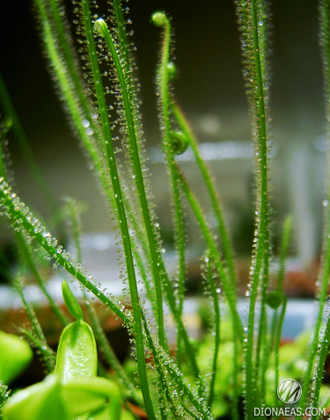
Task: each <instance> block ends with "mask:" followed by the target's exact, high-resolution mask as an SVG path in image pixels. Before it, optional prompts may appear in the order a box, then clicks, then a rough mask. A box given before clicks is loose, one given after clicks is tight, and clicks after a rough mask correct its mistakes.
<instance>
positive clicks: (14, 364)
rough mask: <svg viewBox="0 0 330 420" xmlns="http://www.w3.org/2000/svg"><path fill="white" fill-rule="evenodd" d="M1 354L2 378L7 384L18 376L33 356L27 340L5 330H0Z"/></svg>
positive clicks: (0, 371) (0, 373)
mask: <svg viewBox="0 0 330 420" xmlns="http://www.w3.org/2000/svg"><path fill="white" fill-rule="evenodd" d="M0 355H1V356H0V380H1V381H2V382H3V383H5V384H9V383H10V382H11V381H12V380H13V379H14V378H15V377H16V376H18V375H19V374H20V373H21V372H22V371H23V370H24V369H25V368H26V367H27V366H28V365H29V363H30V362H31V360H32V358H33V352H32V350H31V348H30V346H29V345H28V343H27V342H26V341H24V340H22V339H21V338H20V337H18V336H16V335H14V334H7V333H5V332H4V331H0Z"/></svg>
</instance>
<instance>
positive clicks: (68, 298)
mask: <svg viewBox="0 0 330 420" xmlns="http://www.w3.org/2000/svg"><path fill="white" fill-rule="evenodd" d="M62 294H63V299H64V303H65V305H66V307H67V308H68V311H69V312H70V314H71V315H72V316H73V317H74V318H76V319H83V318H84V314H83V311H82V309H81V307H80V305H79V303H78V301H77V299H76V297H75V296H74V294H73V293H72V292H71V289H70V287H69V285H68V283H67V282H66V281H63V282H62Z"/></svg>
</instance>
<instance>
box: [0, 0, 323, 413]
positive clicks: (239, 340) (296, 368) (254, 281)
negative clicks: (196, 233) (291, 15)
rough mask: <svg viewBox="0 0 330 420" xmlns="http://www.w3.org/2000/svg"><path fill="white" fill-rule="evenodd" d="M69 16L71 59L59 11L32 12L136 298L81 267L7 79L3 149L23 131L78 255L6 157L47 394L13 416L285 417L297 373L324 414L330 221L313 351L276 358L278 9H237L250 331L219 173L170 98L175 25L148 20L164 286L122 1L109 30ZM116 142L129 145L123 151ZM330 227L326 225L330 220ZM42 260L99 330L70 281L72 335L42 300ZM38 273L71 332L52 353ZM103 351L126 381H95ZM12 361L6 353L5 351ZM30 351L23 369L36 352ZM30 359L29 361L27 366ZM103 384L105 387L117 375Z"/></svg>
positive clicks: (102, 23) (41, 390)
mask: <svg viewBox="0 0 330 420" xmlns="http://www.w3.org/2000/svg"><path fill="white" fill-rule="evenodd" d="M100 2H101V0H100ZM73 3H74V4H75V6H74V10H73V12H74V13H75V15H76V17H75V21H76V22H77V25H78V26H77V33H78V37H79V41H78V42H79V52H77V51H76V50H75V48H74V45H75V39H74V37H73V35H72V34H71V31H70V30H69V25H68V21H67V18H66V15H65V9H64V7H63V4H62V1H61V0H35V9H36V14H37V17H38V22H39V28H40V33H41V36H42V39H43V44H44V50H45V54H46V56H47V58H48V60H49V63H50V68H51V73H52V76H53V79H54V81H55V84H56V88H57V91H58V92H59V95H60V98H61V100H62V102H63V103H64V107H65V110H66V113H67V116H68V119H69V121H70V123H71V126H72V129H73V131H74V133H75V135H76V137H77V138H78V139H79V141H80V143H81V145H82V147H83V149H84V151H85V153H86V155H87V159H88V160H89V161H90V162H91V163H92V165H93V168H94V171H95V173H96V176H97V178H98V181H99V184H100V186H101V188H102V189H103V192H104V196H105V197H106V200H107V202H108V204H109V212H110V213H111V215H112V217H113V220H114V221H115V225H116V226H115V229H116V232H117V234H118V237H119V239H118V243H117V245H118V251H119V254H120V260H121V263H122V272H121V277H122V278H123V282H124V286H123V287H124V289H125V291H126V292H125V296H124V301H125V304H124V303H123V302H120V301H119V300H118V299H117V298H114V297H113V296H111V295H110V294H109V293H108V292H107V291H105V290H103V289H102V286H101V285H100V284H99V283H97V279H95V280H94V279H93V277H92V276H91V275H90V274H89V273H88V272H87V271H86V270H85V268H84V267H83V261H82V253H81V249H80V233H81V222H80V211H81V209H80V207H79V205H78V204H77V202H76V201H75V200H74V199H72V198H67V199H66V200H65V206H64V207H65V210H64V211H63V210H62V209H59V207H58V205H57V204H56V201H55V200H54V199H53V197H52V196H51V194H50V193H49V190H48V187H47V186H46V184H45V182H44V181H43V180H42V179H41V177H40V172H39V170H38V169H37V166H36V164H35V161H34V158H33V156H32V154H31V151H30V148H29V146H28V142H27V139H26V136H25V134H24V131H23V128H22V127H21V125H20V123H19V120H18V117H17V115H16V113H15V110H14V109H13V106H12V104H11V101H10V98H9V95H8V92H7V90H6V88H5V85H4V82H3V80H2V78H0V93H1V98H2V100H1V102H0V104H1V106H2V112H3V114H4V117H3V119H2V120H1V126H0V140H1V147H2V148H3V142H4V140H5V137H6V135H7V131H8V130H9V129H12V130H14V131H15V135H16V136H17V137H18V139H19V140H20V144H21V147H22V148H23V150H24V154H25V155H26V158H27V160H28V162H29V165H30V167H31V171H32V172H33V173H34V175H35V179H36V182H37V184H38V185H39V187H40V188H41V189H42V190H43V192H44V195H45V197H47V200H48V202H49V205H50V207H52V209H53V211H54V213H55V214H57V215H60V217H64V215H65V217H66V218H67V219H68V220H69V224H70V229H68V231H69V233H67V235H68V236H69V237H70V238H71V240H72V242H73V243H74V245H75V248H76V253H77V259H76V260H73V259H71V258H70V255H69V254H68V252H67V251H66V250H65V249H64V247H63V245H62V244H59V243H58V241H57V240H56V239H55V237H54V236H53V234H52V233H51V232H50V228H49V227H48V226H47V225H46V223H44V222H41V221H40V220H38V218H37V217H36V216H35V214H34V213H33V212H31V211H30V209H29V208H28V207H27V206H26V205H25V204H24V203H23V202H22V201H21V200H20V199H19V197H18V196H17V195H16V193H15V192H14V191H13V186H12V180H11V178H10V177H8V170H7V163H6V160H5V159H4V156H5V153H4V150H1V152H2V153H1V154H0V176H1V180H0V203H1V212H2V213H1V214H2V215H4V216H6V217H7V218H8V219H9V221H10V224H11V226H12V228H13V231H14V235H15V238H16V242H17V245H18V248H19V249H20V251H21V253H20V255H21V257H20V258H21V264H20V266H19V268H18V270H17V273H15V276H14V278H15V286H16V288H17V290H18V292H19V293H20V295H21V298H22V301H23V304H24V307H25V309H26V312H27V314H28V318H29V321H30V324H31V327H30V328H28V329H23V328H22V331H23V332H24V333H25V335H26V337H27V338H28V339H29V341H30V342H31V344H33V345H34V346H35V347H36V348H37V350H38V351H39V353H40V355H41V357H42V359H43V361H44V365H45V367H46V372H47V376H46V378H45V379H44V380H43V381H42V382H40V383H38V384H34V385H32V386H31V387H28V388H27V389H25V390H23V391H20V392H18V393H17V394H14V395H13V397H12V398H10V399H9V400H8V402H7V403H6V404H5V408H4V411H3V413H4V416H5V418H7V419H8V420H10V419H24V418H26V419H31V420H32V419H37V418H46V417H47V418H49V419H54V420H57V419H72V418H76V417H78V416H79V418H87V417H86V416H88V418H95V419H97V418H99V419H101V418H102V419H103V418H104V419H117V418H119V416H120V415H121V411H122V409H121V404H122V402H123V404H124V405H126V406H127V405H128V401H129V400H131V401H132V400H133V401H134V402H135V403H136V404H138V405H139V406H140V407H141V408H142V409H144V410H145V411H146V413H147V416H148V418H149V419H151V420H152V419H156V418H157V419H158V418H161V419H166V418H196V419H197V418H198V419H200V418H205V419H207V418H214V417H216V416H220V415H223V414H225V413H226V412H228V411H229V412H230V413H231V415H232V418H233V419H239V418H241V417H242V416H243V413H242V412H241V411H240V407H239V405H240V404H239V402H240V399H242V398H243V399H244V413H245V418H247V419H252V418H254V412H253V410H254V408H255V407H262V406H265V405H266V404H275V405H277V404H278V401H277V400H276V398H275V396H276V389H277V387H278V385H279V383H280V381H281V380H282V378H283V375H284V378H285V377H286V376H285V375H288V376H290V375H291V376H292V377H293V378H297V379H298V380H300V381H302V383H303V394H302V398H301V401H300V405H301V407H305V406H311V407H317V406H318V404H319V401H321V399H322V401H323V402H322V401H321V402H320V403H322V404H328V402H329V395H328V394H327V390H326V389H325V388H324V387H323V386H322V375H323V370H324V365H325V359H326V356H327V353H328V343H329V340H330V321H329V319H330V318H329V308H328V306H327V305H326V300H327V288H328V281H329V273H330V234H329V229H330V222H328V223H327V226H326V233H325V235H324V238H325V240H324V252H323V255H324V257H323V266H322V271H321V273H320V284H321V286H320V290H319V302H320V303H319V312H318V318H317V323H316V327H315V331H314V334H313V337H312V340H311V344H310V345H309V344H308V343H309V338H310V334H308V337H307V339H306V336H305V337H299V338H298V339H297V341H296V343H293V344H291V345H290V344H289V345H286V346H283V347H280V341H281V332H282V326H283V321H284V316H285V310H286V304H287V299H286V297H285V295H284V293H283V280H284V273H285V258H286V255H287V252H288V246H289V241H290V235H291V230H292V218H291V217H288V218H287V219H286V220H285V222H284V228H283V240H282V245H281V251H280V269H279V272H278V276H277V280H276V284H275V286H274V287H273V286H272V285H271V283H270V275H269V265H270V259H271V235H270V229H269V213H270V209H269V187H268V183H269V132H268V121H269V114H270V111H269V109H268V108H269V107H268V85H269V60H268V51H269V48H268V45H269V37H268V33H269V32H268V29H269V21H270V13H269V5H268V2H267V1H266V0H248V1H241V0H235V5H236V12H237V17H238V21H239V27H240V32H241V41H242V42H241V45H242V54H243V58H244V60H243V61H244V69H243V73H244V76H245V79H246V88H247V97H248V102H249V106H250V114H251V123H252V132H253V136H254V140H255V150H256V161H255V174H256V185H257V189H256V220H255V237H254V249H253V254H252V258H251V270H250V283H249V285H248V290H247V296H248V299H247V306H248V312H247V314H248V315H247V318H246V317H242V316H241V315H240V314H239V312H238V305H237V276H236V269H235V261H234V252H233V249H232V244H231V239H230V234H229V232H228V229H227V227H226V223H225V217H224V214H223V211H222V208H221V205H220V198H219V194H218V192H217V191H216V187H215V185H214V182H213V180H212V176H211V174H210V171H209V168H208V167H207V165H206V164H205V162H204V161H203V159H202V157H201V153H200V150H199V146H198V143H197V141H196V139H195V137H194V135H193V133H192V130H191V128H190V127H189V123H188V122H187V120H186V118H185V116H184V115H183V112H182V111H181V109H180V107H179V105H178V102H177V100H176V98H175V92H174V86H173V81H174V79H175V75H176V67H175V64H174V63H173V57H172V55H173V42H172V38H173V34H172V28H171V20H170V19H169V17H168V16H167V15H166V13H164V12H161V11H157V12H155V13H154V14H153V15H152V17H151V19H152V22H153V23H154V25H155V26H157V27H158V28H159V29H160V31H161V36H162V43H161V52H160V59H159V64H158V68H157V94H158V107H159V120H160V127H161V132H162V151H163V155H164V160H165V163H166V167H167V170H168V183H169V189H170V192H171V203H172V225H173V231H174V235H173V236H174V243H175V252H176V256H177V267H176V272H175V274H174V275H173V274H171V275H170V274H169V272H168V270H167V269H166V266H165V263H164V259H163V252H162V251H163V250H162V241H161V235H160V227H159V223H158V221H157V215H156V210H155V208H154V207H155V205H154V199H153V196H152V194H151V192H150V185H149V175H148V171H147V168H146V165H145V161H146V150H145V142H144V139H143V137H142V127H141V113H140V110H139V101H138V99H137V98H138V83H137V81H136V75H135V67H134V60H133V57H132V54H131V44H130V39H129V34H128V33H127V30H126V26H127V22H126V21H125V15H124V11H123V9H122V4H121V2H120V1H119V0H113V2H110V4H109V17H108V18H105V17H102V16H99V15H98V9H97V4H96V3H97V1H96V2H95V1H89V0H82V1H81V2H75V1H74V2H73ZM329 9H330V6H329V1H328V0H322V1H320V22H321V29H322V30H321V45H322V55H323V61H324V79H325V86H326V101H327V102H326V109H327V113H328V119H329V120H330V107H329V96H330V95H329V74H328V73H329V64H328V63H329V60H330V55H329V54H330V53H329V51H330V48H329V44H330V31H329V21H330V18H329V16H330V12H329ZM79 54H80V57H79ZM104 69H105V70H104ZM105 75H107V76H105ZM109 75H110V82H111V89H110V90H109V88H108V87H106V83H107V84H108V83H110V82H109V80H107V81H106V80H105V77H109ZM110 92H111V95H110V99H109V93H110ZM110 100H111V104H109V101H110ZM11 127H12V128H11ZM118 133H119V135H120V138H117V135H118ZM328 136H329V127H328ZM119 142H120V148H121V151H123V152H124V153H123V155H124V157H123V158H120V159H123V160H124V161H125V172H126V174H128V176H125V174H124V171H123V169H122V164H121V163H120V160H119V158H118V156H117V151H118V148H117V147H116V144H118V143H119ZM188 148H189V149H190V150H191V152H192V154H193V156H194V159H195V161H196V163H197V167H198V170H199V171H200V173H201V177H202V179H203V182H204V184H205V190H206V192H207V194H208V196H209V199H210V202H211V204H212V210H213V213H214V215H215V221H216V227H215V228H214V229H213V228H211V227H210V226H209V223H208V220H207V215H206V212H205V210H204V208H203V203H201V201H200V199H199V197H198V196H197V195H196V194H195V193H194V190H193V186H192V185H190V183H189V181H188V180H187V179H186V177H185V174H184V172H183V169H182V168H181V167H180V165H179V160H178V159H177V155H180V154H183V153H185V152H186V150H187V149H188ZM93 205H97V203H93ZM185 206H187V207H189V208H190V209H191V211H192V213H193V214H194V216H195V218H196V220H197V222H198V225H199V228H200V236H201V240H202V241H203V243H205V253H204V258H203V262H202V272H203V280H204V289H205V294H206V296H207V303H206V309H207V310H205V307H204V310H203V313H204V314H205V313H206V315H204V319H205V324H206V325H207V327H208V329H209V334H208V335H207V336H206V338H205V341H204V342H203V343H202V344H198V343H195V342H194V341H193V340H192V339H191V338H190V337H189V335H188V331H187V328H186V325H185V323H184V321H183V318H184V314H183V308H184V297H185V296H184V294H185V279H186V269H187V267H186V266H187V240H186V238H185V233H186V230H185V229H186V226H185V217H184V207H185ZM326 216H327V218H329V214H328V213H327V215H326ZM106 228H107V227H105V229H106ZM34 251H35V252H34ZM35 253H37V254H35ZM39 255H41V256H42V257H43V256H45V257H46V260H47V263H48V262H49V263H52V264H53V265H54V266H55V268H56V267H60V269H61V270H62V271H65V272H66V273H67V275H68V276H70V278H71V279H72V280H73V281H78V282H79V283H80V285H81V287H82V292H83V304H84V306H85V307H86V311H87V313H88V317H89V320H90V323H91V326H90V325H89V324H88V323H87V322H85V321H84V312H83V309H82V307H81V306H80V303H79V302H78V301H77V299H76V297H75V296H74V295H73V293H72V292H71V290H70V288H69V286H68V283H67V282H63V284H62V291H63V298H64V302H65V304H66V307H67V309H68V311H69V313H70V314H71V315H72V316H73V317H74V318H75V319H76V321H74V322H73V323H69V321H68V319H67V316H66V315H65V314H64V313H63V311H62V310H61V309H60V308H59V305H58V303H57V302H56V301H54V299H53V297H52V296H51V295H50V293H49V292H48V291H47V287H46V285H45V278H44V272H43V271H42V270H41V269H40V267H39V265H40V264H39V262H40V261H39V260H40V258H39V259H38V256H39ZM27 274H32V276H33V277H34V279H35V280H36V283H37V284H38V286H39V287H40V289H41V291H42V292H43V293H44V295H45V296H46V298H47V300H48V302H49V305H50V306H51V308H52V310H53V312H54V314H55V316H56V317H57V318H58V320H60V322H61V323H62V325H63V327H64V330H63V332H62V334H61V338H60V343H59V347H58V350H57V354H56V356H55V354H54V353H53V351H52V350H51V349H50V348H49V346H48V344H47V342H46V339H45V336H44V333H43V331H42V328H41V326H40V323H39V320H38V319H37V317H36V315H35V312H34V308H33V306H32V305H31V304H30V303H29V302H28V301H27V300H26V299H25V294H24V290H25V289H24V288H25V284H24V281H23V279H24V278H25V277H26V276H27ZM8 275H9V274H8ZM139 278H141V279H142V281H143V284H144V287H145V291H146V296H147V299H148V300H149V301H150V303H151V310H150V315H151V316H152V320H153V321H152V322H150V320H149V313H147V310H146V306H145V302H144V295H142V294H141V292H140V291H139V285H138V279H139ZM125 286H128V287H127V288H126V287H125ZM87 292H91V293H87ZM91 294H92V295H93V296H94V299H97V300H99V301H100V302H102V303H103V304H104V305H105V306H106V307H107V308H108V309H110V310H111V311H112V312H113V313H114V314H115V316H117V317H118V318H120V319H121V320H122V321H123V323H124V325H125V327H126V328H127V331H128V333H129V335H130V338H131V341H132V342H133V343H134V345H133V354H134V356H135V361H136V363H135V364H133V369H132V370H133V371H134V372H137V375H138V376H137V377H138V380H136V375H135V376H134V375H133V376H131V371H130V370H128V369H127V370H125V369H124V367H123V366H121V364H120V363H119V362H118V360H117V357H116V355H115V354H114V351H113V349H112V347H111V345H110V343H109V342H108V340H107V338H106V336H105V334H104V331H103V330H102V328H101V325H100V320H99V319H98V317H97V315H96V312H95V308H94V302H93V301H92V300H91V299H90V298H89V297H88V296H89V295H91ZM165 306H167V307H168V308H169V311H170V314H171V315H172V317H173V320H174V324H175V327H176V330H177V336H176V346H175V351H174V352H173V351H170V349H171V346H170V344H171V345H172V343H169V342H168V340H169V337H168V336H167V333H166V328H165V315H164V308H165ZM94 334H95V338H94ZM3 337H6V336H3ZM22 344H23V342H20V345H22ZM97 346H98V348H99V349H100V350H101V351H102V353H103V354H104V356H105V359H106V361H107V362H108V363H109V364H110V365H111V367H112V368H113V371H114V379H115V380H116V382H117V384H116V383H114V382H113V381H109V380H108V379H106V378H102V377H97V376H96V373H97V367H98V365H99V369H100V372H105V370H104V369H103V366H102V365H101V364H99V363H98V357H97ZM0 347H1V335H0ZM302 347H303V348H304V351H302ZM8 348H9V344H8V346H6V349H8ZM307 349H308V351H307ZM4 352H5V350H4ZM0 353H1V354H2V352H0ZM5 353H6V352H5ZM5 353H3V354H5ZM7 353H8V352H7ZM7 353H6V354H7ZM14 353H15V352H13V355H14ZM306 353H307V354H308V356H307V358H306V356H305V355H306ZM8 354H9V353H8ZM20 354H21V356H22V357H23V356H24V354H25V353H24V352H20ZM1 357H2V356H1ZM23 359H24V360H26V359H27V354H25V358H24V357H23ZM4 360H5V359H4ZM1 361H2V362H3V360H1ZM55 361H56V363H55ZM131 363H133V362H131ZM20 365H21V362H19V361H17V362H15V367H14V368H11V367H10V365H9V364H8V365H6V366H5V365H4V366H3V367H2V368H1V369H2V370H1V369H0V371H1V375H2V376H3V377H2V376H1V375H0V379H1V380H3V382H4V383H6V382H7V381H9V380H10V379H11V375H12V376H14V373H15V374H16V370H17V371H18V370H19V369H20ZM306 366H307V367H306ZM0 367H1V363H0ZM4 367H8V369H9V371H10V372H9V371H8V372H9V373H8V374H7V373H4ZM304 368H306V371H304ZM54 369H55V370H54ZM104 375H105V376H107V373H104ZM119 388H120V389H119ZM1 392H2V393H1V400H0V403H1V402H2V401H4V400H5V399H6V398H7V389H6V388H5V387H4V386H3V385H1ZM320 398H321V399H320ZM49 413H51V416H50V414H49ZM123 413H126V414H124V416H128V417H129V416H130V414H128V412H127V411H124V412H123ZM80 416H82V417H80Z"/></svg>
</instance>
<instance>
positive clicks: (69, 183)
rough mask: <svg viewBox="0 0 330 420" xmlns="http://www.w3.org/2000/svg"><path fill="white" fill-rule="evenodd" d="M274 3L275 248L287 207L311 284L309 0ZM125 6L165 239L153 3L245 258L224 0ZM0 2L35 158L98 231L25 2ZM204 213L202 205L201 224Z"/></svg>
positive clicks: (235, 44) (249, 180) (317, 83)
mask: <svg viewBox="0 0 330 420" xmlns="http://www.w3.org/2000/svg"><path fill="white" fill-rule="evenodd" d="M273 3H274V4H273V5H272V7H271V11H272V25H273V28H272V31H271V32H272V34H271V42H272V48H271V50H272V54H271V67H272V75H273V80H272V85H271V87H270V98H271V101H270V106H271V111H272V121H271V140H272V143H273V148H272V159H271V177H272V180H271V203H272V208H273V211H272V215H271V217H272V226H273V232H274V254H275V255H276V254H277V252H278V244H279V240H280V237H281V226H282V223H283V221H284V217H285V216H286V215H287V214H289V213H290V214H292V215H293V218H294V236H293V241H292V247H291V251H290V255H291V257H292V259H291V263H292V266H291V268H292V272H293V273H296V272H299V273H300V274H301V273H306V272H308V273H309V274H308V275H307V277H306V275H305V277H303V280H301V279H302V276H300V277H299V279H300V280H299V281H300V282H301V281H306V282H307V283H308V285H311V287H312V288H313V287H314V281H315V276H316V272H315V270H314V267H315V264H317V261H318V259H319V256H320V250H321V242H322V222H323V221H322V217H323V205H322V204H325V205H326V204H327V203H326V202H324V192H325V180H326V162H325V150H326V142H325V139H324V134H325V125H326V120H325V114H324V99H323V81H322V65H321V58H320V49H319V44H318V42H319V41H318V33H319V27H318V12H317V1H316V0H300V1H299V2H297V1H295V0H276V1H273ZM68 4H69V2H68ZM128 5H129V7H130V18H131V20H132V22H133V23H132V25H131V29H132V30H134V37H133V40H134V43H135V45H136V47H137V52H136V57H135V58H136V63H137V66H138V69H139V71H138V77H139V80H140V82H141V92H140V99H141V101H142V105H141V109H142V115H143V124H144V129H145V138H146V148H147V154H148V156H149V157H150V163H149V165H150V171H151V173H152V174H153V176H152V177H151V183H152V186H153V192H154V195H155V201H156V205H157V207H156V213H157V215H158V217H159V219H160V225H161V226H162V237H163V240H164V244H165V247H167V248H168V249H170V248H171V243H172V239H173V238H172V235H171V220H170V207H169V196H168V191H167V186H166V183H165V181H164V177H165V176H166V171H165V167H164V164H163V163H162V161H161V158H160V153H159V152H160V147H159V145H160V131H159V128H158V112H157V99H156V95H155V74H156V65H157V59H158V57H159V46H160V31H159V29H158V28H155V27H154V25H153V24H152V23H151V20H150V16H151V14H152V13H153V12H154V11H155V10H164V11H166V12H167V13H168V14H169V16H171V17H172V25H173V28H174V38H175V43H174V57H175V63H176V66H177V69H178V77H177V79H176V82H175V94H176V97H177V99H178V102H179V104H180V106H181V108H182V109H183V111H184V113H185V115H186V116H187V118H188V119H189V120H190V122H191V126H192V128H193V130H194V133H195V134H196V136H197V137H198V139H199V141H200V143H201V147H202V151H203V152H204V153H205V158H206V159H207V161H208V164H209V166H210V167H211V170H212V173H213V175H214V178H215V180H216V186H217V189H218V192H219V195H220V197H221V201H222V203H223V208H224V211H225V214H226V216H227V221H228V226H229V229H230V231H231V233H232V237H233V243H234V248H235V250H236V255H237V256H238V258H239V259H241V260H242V261H244V258H247V259H248V255H249V253H250V251H251V242H252V235H253V230H254V222H253V218H254V191H255V186H254V172H253V167H254V162H255V161H254V152H253V145H252V143H251V129H250V122H249V115H248V106H247V102H246V97H245V92H244V80H243V76H242V64H241V62H242V59H241V51H240V42H239V32H238V28H237V23H236V15H235V9H234V5H233V2H232V0H221V1H219V0H212V1H205V2H201V1H195V0H189V1H188V0H177V1H170V0H131V1H130V2H129V4H128ZM6 6H7V10H6V12H4V13H2V14H1V16H0V34H1V35H0V51H1V56H0V57H1V58H0V71H1V73H2V76H3V78H4V80H5V83H6V85H7V88H8V91H9V93H10V95H11V98H12V101H13V104H14V107H15V109H16V111H17V113H18V115H19V118H20V120H21V122H22V124H23V126H24V128H25V131H26V135H27V137H28V139H29V140H30V142H31V145H32V148H33V151H34V153H35V155H36V159H37V161H38V163H39V165H40V168H41V170H42V172H43V174H44V176H45V178H46V180H47V182H48V184H49V185H50V187H51V190H52V191H53V192H54V194H55V195H56V197H58V199H60V198H61V197H63V196H66V195H71V196H73V197H75V198H76V199H77V200H83V201H85V202H87V203H88V206H89V211H88V212H87V213H85V214H84V215H83V230H84V232H87V233H101V232H108V231H110V229H111V222H110V217H109V213H108V210H107V208H106V205H105V203H104V200H103V198H102V197H101V194H100V193H99V189H98V188H97V184H96V182H95V179H94V178H93V176H91V172H90V170H89V169H88V167H87V164H86V161H85V159H84V158H83V155H82V152H81V150H80V149H79V146H78V142H77V140H76V139H75V138H74V137H73V135H72V133H71V130H70V127H69V125H68V123H67V121H66V118H65V115H64V112H63V111H62V108H61V105H60V103H59V101H58V98H57V97H56V94H55V93H54V89H53V86H52V82H51V79H50V77H49V74H48V71H47V60H46V59H45V58H44V56H43V53H42V45H41V40H40V38H39V35H38V30H37V25H36V19H35V17H34V13H33V5H32V1H30V0H29V1H27V0H24V1H22V0H20V1H19V2H7V5H6ZM70 7H71V6H70ZM8 138H9V149H10V153H11V156H12V168H13V170H14V172H15V180H16V190H17V191H18V193H19V195H20V196H21V198H22V199H23V201H25V202H26V203H27V204H28V205H29V206H30V207H31V208H36V209H37V210H38V212H39V213H40V214H41V215H43V216H47V212H48V210H49V209H48V207H47V205H46V203H44V201H43V197H42V195H41V194H40V193H39V191H38V190H36V189H35V187H34V184H33V182H32V180H31V176H30V174H29V173H28V170H27V166H26V164H25V162H24V157H23V156H22V154H21V152H20V151H19V149H18V147H17V143H16V141H15V139H14V138H13V137H12V136H11V133H9V135H8ZM184 156H185V155H183V160H182V162H181V165H182V169H183V170H184V171H185V172H186V173H187V176H188V177H189V179H190V180H191V181H192V182H193V185H194V188H195V190H196V191H198V192H199V194H200V196H201V197H202V199H203V203H204V204H205V207H206V208H207V204H208V201H207V196H206V195H205V197H204V187H203V184H202V183H201V182H200V175H199V172H198V171H197V170H196V166H195V165H194V163H193V162H192V161H191V160H190V159H189V154H188V155H187V156H186V157H185V158H184ZM186 217H187V220H188V226H189V227H188V228H187V236H188V238H189V241H190V242H189V244H190V248H191V249H192V254H193V255H194V258H195V260H198V258H200V256H201V253H202V252H203V244H202V243H201V242H200V235H199V232H198V227H197V225H196V223H195V221H194V219H193V216H192V215H191V214H190V213H189V211H187V216H186ZM212 220H213V219H212V214H211V213H210V214H209V222H210V223H211V224H212ZM7 236H8V230H7V229H6V228H5V227H3V228H1V233H0V239H1V241H2V244H5V243H6V238H7ZM242 265H243V266H244V263H242ZM246 265H247V266H248V262H247V264H246ZM293 275H294V274H293ZM304 279H305V280H304ZM308 285H307V286H306V287H307V289H308V287H309V286H308Z"/></svg>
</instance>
